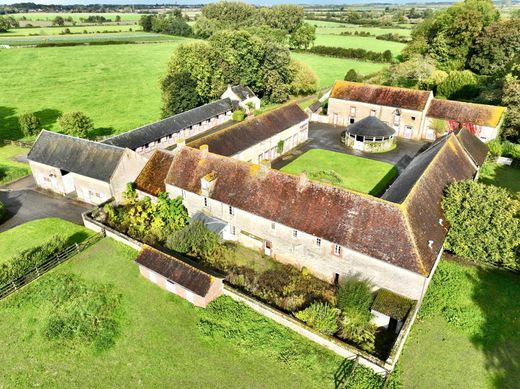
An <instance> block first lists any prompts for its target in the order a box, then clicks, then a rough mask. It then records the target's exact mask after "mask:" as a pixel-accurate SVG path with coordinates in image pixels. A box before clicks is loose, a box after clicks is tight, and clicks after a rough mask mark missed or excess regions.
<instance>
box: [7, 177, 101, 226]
mask: <svg viewBox="0 0 520 389" xmlns="http://www.w3.org/2000/svg"><path fill="white" fill-rule="evenodd" d="M0 201H1V202H2V203H4V205H5V206H6V208H7V219H6V220H5V221H4V222H3V223H2V224H0V232H3V231H6V230H8V229H10V228H13V227H16V226H18V225H20V224H23V223H25V222H28V221H31V220H36V219H43V218H47V217H58V218H61V219H65V220H69V221H71V222H73V223H76V224H83V221H82V220H81V213H82V212H85V211H86V210H87V209H91V208H92V207H93V206H92V205H90V204H85V203H82V202H79V201H76V200H72V199H68V198H66V197H63V196H58V195H53V194H50V193H44V192H41V191H38V190H36V185H35V184H34V180H33V178H32V176H28V177H25V178H22V179H21V180H18V181H16V182H14V183H12V184H10V185H7V186H4V187H2V188H0Z"/></svg>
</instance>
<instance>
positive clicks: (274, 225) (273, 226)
mask: <svg viewBox="0 0 520 389" xmlns="http://www.w3.org/2000/svg"><path fill="white" fill-rule="evenodd" d="M271 230H273V231H275V230H276V223H275V222H271Z"/></svg>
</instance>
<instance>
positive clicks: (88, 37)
mask: <svg viewBox="0 0 520 389" xmlns="http://www.w3.org/2000/svg"><path fill="white" fill-rule="evenodd" d="M177 39H178V38H177V37H173V36H171V35H162V34H153V33H148V32H142V31H137V32H118V33H109V34H107V33H102V34H72V35H69V34H66V35H44V36H17V37H9V38H4V37H2V36H0V44H2V45H11V46H19V45H36V44H46V43H78V44H79V43H90V42H107V41H111V42H112V41H118V42H120V41H123V42H125V41H126V42H146V41H175V40H177Z"/></svg>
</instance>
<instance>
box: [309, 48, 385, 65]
mask: <svg viewBox="0 0 520 389" xmlns="http://www.w3.org/2000/svg"><path fill="white" fill-rule="evenodd" d="M307 51H308V52H311V53H313V54H318V55H326V56H329V57H338V58H354V59H360V60H365V61H371V62H381V63H384V62H388V63H390V62H392V60H393V57H392V52H391V51H390V50H385V51H383V52H377V51H370V50H365V49H349V48H344V47H331V46H314V47H312V48H310V49H309V50H307Z"/></svg>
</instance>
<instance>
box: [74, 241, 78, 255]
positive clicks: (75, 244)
mask: <svg viewBox="0 0 520 389" xmlns="http://www.w3.org/2000/svg"><path fill="white" fill-rule="evenodd" d="M74 245H75V246H76V252H77V253H78V254H79V244H77V243H74Z"/></svg>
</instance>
